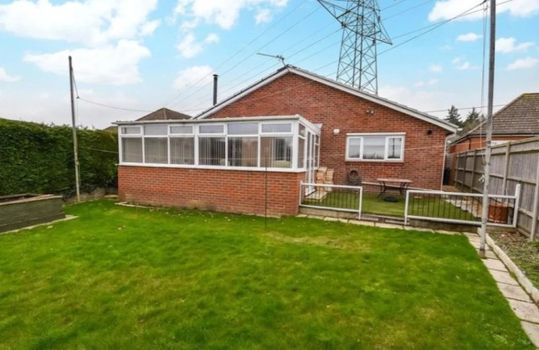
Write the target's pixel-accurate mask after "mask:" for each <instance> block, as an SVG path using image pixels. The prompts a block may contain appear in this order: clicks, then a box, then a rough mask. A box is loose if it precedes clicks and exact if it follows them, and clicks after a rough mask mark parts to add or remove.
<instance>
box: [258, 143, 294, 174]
mask: <svg viewBox="0 0 539 350" xmlns="http://www.w3.org/2000/svg"><path fill="white" fill-rule="evenodd" d="M260 140H261V147H260V150H261V153H260V157H261V160H260V166H261V167H268V168H291V167H292V137H291V136H276V137H261V138H260Z"/></svg>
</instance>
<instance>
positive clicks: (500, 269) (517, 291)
mask: <svg viewBox="0 0 539 350" xmlns="http://www.w3.org/2000/svg"><path fill="white" fill-rule="evenodd" d="M464 235H465V236H466V237H468V240H469V241H470V244H471V245H472V246H473V247H474V248H475V249H476V250H477V252H478V253H479V236H478V235H477V234H474V233H465V234H464ZM485 255H486V259H483V260H482V261H483V264H485V266H486V268H487V269H488V272H489V273H490V274H491V275H492V277H493V278H494V280H495V281H496V284H497V285H498V289H499V290H500V292H502V294H503V296H504V297H505V298H506V299H507V301H508V302H509V305H510V306H511V309H512V310H513V312H514V313H515V315H516V316H517V317H518V318H519V320H520V323H521V325H522V328H523V329H524V331H525V332H526V334H527V335H528V337H529V338H530V340H531V341H532V343H533V345H534V346H535V347H536V348H538V349H539V308H538V307H537V305H536V304H535V303H534V302H533V301H532V299H531V298H530V296H529V295H528V293H526V292H525V291H524V289H523V288H522V287H521V286H520V284H519V283H518V282H517V280H516V279H515V278H514V277H513V276H512V275H511V274H510V273H509V270H508V269H507V267H506V266H505V264H504V263H503V262H502V261H501V260H500V259H499V258H498V257H497V256H496V254H495V253H494V252H493V251H492V250H491V249H490V247H488V246H487V247H486V254H485Z"/></svg>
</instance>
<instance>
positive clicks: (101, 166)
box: [0, 118, 118, 196]
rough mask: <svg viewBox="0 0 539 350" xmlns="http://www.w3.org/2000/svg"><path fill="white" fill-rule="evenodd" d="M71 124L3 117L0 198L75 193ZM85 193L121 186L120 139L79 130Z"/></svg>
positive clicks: (99, 131) (111, 133) (0, 139)
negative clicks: (118, 164) (118, 172)
mask: <svg viewBox="0 0 539 350" xmlns="http://www.w3.org/2000/svg"><path fill="white" fill-rule="evenodd" d="M71 132H72V131H71V128H70V127H68V126H48V125H42V124H36V123H29V122H21V121H14V120H7V119H1V118H0V195H6V194H16V193H58V194H63V195H64V196H71V195H73V193H74V192H75V170H74V167H73V163H74V162H73V141H72V134H71ZM77 133H78V140H79V162H80V173H81V191H83V192H90V191H92V190H94V189H95V188H97V187H115V186H116V183H117V180H116V163H117V158H118V153H117V152H118V142H117V135H116V134H115V133H113V132H110V131H104V130H90V129H78V131H77Z"/></svg>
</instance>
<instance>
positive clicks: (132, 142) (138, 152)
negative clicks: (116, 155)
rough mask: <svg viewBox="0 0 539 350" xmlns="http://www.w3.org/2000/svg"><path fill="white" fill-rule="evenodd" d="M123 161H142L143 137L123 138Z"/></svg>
mask: <svg viewBox="0 0 539 350" xmlns="http://www.w3.org/2000/svg"><path fill="white" fill-rule="evenodd" d="M122 162H126V163H142V138H140V137H135V138H133V137H129V138H122Z"/></svg>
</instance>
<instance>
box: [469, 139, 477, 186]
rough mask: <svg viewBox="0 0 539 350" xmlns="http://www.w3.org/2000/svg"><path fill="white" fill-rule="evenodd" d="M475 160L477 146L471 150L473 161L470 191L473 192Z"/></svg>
mask: <svg viewBox="0 0 539 350" xmlns="http://www.w3.org/2000/svg"><path fill="white" fill-rule="evenodd" d="M476 161H477V148H476V149H474V151H473V162H472V182H471V184H470V191H472V192H473V185H474V181H475V162H476Z"/></svg>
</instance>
